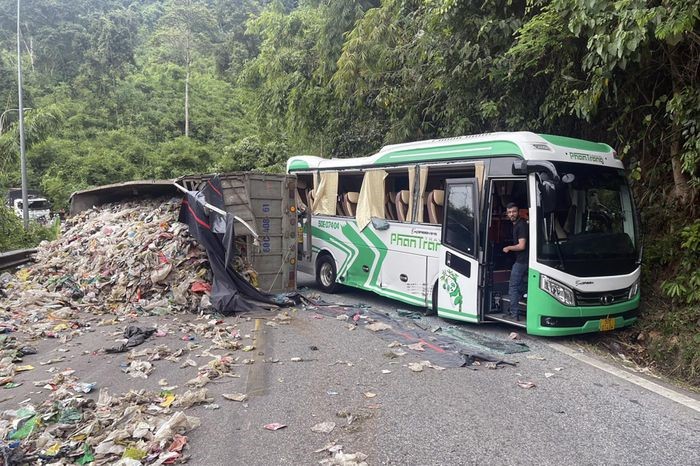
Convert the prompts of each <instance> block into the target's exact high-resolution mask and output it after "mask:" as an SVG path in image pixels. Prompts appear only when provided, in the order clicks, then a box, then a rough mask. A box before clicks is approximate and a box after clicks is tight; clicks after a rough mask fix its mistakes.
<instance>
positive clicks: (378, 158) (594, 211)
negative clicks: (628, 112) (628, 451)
mask: <svg viewBox="0 0 700 466" xmlns="http://www.w3.org/2000/svg"><path fill="white" fill-rule="evenodd" d="M287 171H288V173H290V174H294V175H296V178H297V191H296V197H297V205H298V207H299V218H300V227H299V245H298V246H299V247H298V258H297V266H298V269H299V270H301V271H304V272H307V273H311V274H315V276H316V280H317V282H318V285H319V286H320V288H321V289H322V290H324V291H326V292H333V291H335V290H336V288H337V287H338V286H340V285H345V286H350V287H355V288H360V289H363V290H370V291H373V292H375V293H377V294H379V295H382V296H386V297H389V298H393V299H396V300H399V301H402V302H405V303H408V304H413V305H416V306H423V307H425V308H426V310H427V311H432V312H435V313H437V315H438V316H440V317H444V318H448V319H455V320H461V321H467V322H475V323H479V322H488V321H501V322H507V323H510V324H513V325H516V326H519V327H522V328H526V329H527V332H528V333H530V334H534V335H552V336H553V335H571V334H579V333H586V332H597V331H606V330H612V329H616V328H620V327H625V326H628V325H630V324H632V323H633V322H634V321H635V320H636V318H637V314H638V308H639V299H640V297H639V277H640V264H641V241H640V237H639V224H638V220H637V214H636V210H635V207H634V201H633V199H632V195H631V192H630V188H629V186H628V183H627V180H626V177H625V174H624V170H623V165H622V162H621V161H620V160H619V158H618V157H617V153H616V152H615V151H614V150H613V149H612V148H611V147H610V146H608V145H607V144H602V143H596V142H589V141H584V140H580V139H573V138H569V137H562V136H552V135H547V134H534V133H530V132H514V133H505V132H503V133H491V134H481V135H475V136H464V137H455V138H447V139H437V140H430V141H420V142H412V143H407V144H397V145H390V146H386V147H383V148H382V149H381V150H380V151H379V152H377V153H376V154H374V155H370V156H367V157H358V158H348V159H324V158H321V157H315V156H295V157H292V158H290V159H289V161H288V162H287ZM510 202H514V203H515V204H517V205H518V206H519V207H520V208H521V210H520V216H521V218H524V219H526V220H527V222H528V223H527V225H528V232H529V241H528V242H527V248H528V254H529V259H528V260H529V263H528V274H527V277H528V283H527V294H526V295H525V297H524V299H523V301H522V302H521V303H520V306H521V308H522V309H523V310H524V311H525V315H524V317H523V318H522V319H517V318H515V317H510V316H508V315H507V314H505V313H504V312H503V309H504V304H503V303H504V301H506V300H507V296H508V281H509V276H510V269H511V267H512V264H513V260H514V258H513V254H506V253H504V252H503V248H504V246H507V245H511V244H513V242H512V222H511V221H510V220H509V219H508V218H507V217H506V214H505V212H506V205H508V204H509V203H510Z"/></svg>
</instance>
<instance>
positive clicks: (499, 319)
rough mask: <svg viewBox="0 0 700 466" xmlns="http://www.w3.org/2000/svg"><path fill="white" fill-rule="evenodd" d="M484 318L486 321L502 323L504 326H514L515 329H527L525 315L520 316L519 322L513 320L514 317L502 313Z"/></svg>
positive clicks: (487, 315)
mask: <svg viewBox="0 0 700 466" xmlns="http://www.w3.org/2000/svg"><path fill="white" fill-rule="evenodd" d="M485 317H486V319H487V320H495V321H497V322H504V323H506V324H510V325H515V326H516V327H521V328H527V321H526V318H525V315H522V316H520V320H515V317H511V316H509V315H508V314H505V313H503V312H498V313H494V314H486V315H485Z"/></svg>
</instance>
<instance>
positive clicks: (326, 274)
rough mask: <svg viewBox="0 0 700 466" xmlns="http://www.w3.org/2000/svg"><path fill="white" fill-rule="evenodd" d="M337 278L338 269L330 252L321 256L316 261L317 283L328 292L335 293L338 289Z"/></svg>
mask: <svg viewBox="0 0 700 466" xmlns="http://www.w3.org/2000/svg"><path fill="white" fill-rule="evenodd" d="M336 278H338V271H337V270H336V268H335V261H334V260H333V258H332V257H331V256H330V255H328V254H324V255H322V256H321V257H319V258H318V262H317V263H316V283H317V284H318V286H319V288H321V290H322V291H324V292H326V293H335V292H336V290H337V289H338V283H337V282H336V281H335V280H336Z"/></svg>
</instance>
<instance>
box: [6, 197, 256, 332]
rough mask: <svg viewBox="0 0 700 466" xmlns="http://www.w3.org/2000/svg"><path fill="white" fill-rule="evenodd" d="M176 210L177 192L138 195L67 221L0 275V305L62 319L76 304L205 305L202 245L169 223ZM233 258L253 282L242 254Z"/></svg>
mask: <svg viewBox="0 0 700 466" xmlns="http://www.w3.org/2000/svg"><path fill="white" fill-rule="evenodd" d="M179 209H180V199H178V198H174V199H169V200H167V199H166V200H164V199H153V200H140V201H138V202H125V203H119V204H107V205H105V206H102V207H99V208H93V209H90V210H87V211H85V212H83V213H81V214H79V215H77V216H75V217H73V218H71V219H69V220H68V223H67V225H66V230H65V231H64V233H63V234H62V237H61V238H60V239H59V240H57V241H53V242H50V243H48V242H46V243H42V244H41V245H40V247H39V252H38V253H37V256H36V263H35V264H33V265H32V266H29V267H27V268H24V269H22V270H21V271H19V272H18V273H17V274H15V275H14V276H11V275H9V274H3V276H2V277H0V287H2V288H3V289H4V290H5V293H6V294H7V298H8V299H6V300H4V303H5V304H4V305H3V307H5V308H6V309H7V310H9V311H13V312H14V311H18V312H21V313H22V314H23V315H24V316H25V317H26V318H27V319H28V320H30V321H32V322H46V320H47V319H45V317H48V318H49V319H52V320H53V321H55V320H61V321H64V322H67V323H70V322H71V318H72V317H73V316H72V311H74V310H77V309H79V310H83V311H89V312H92V313H94V314H104V313H112V314H117V315H127V314H135V315H154V314H157V315H163V314H166V313H169V312H186V311H189V312H196V311H198V310H206V309H207V308H208V307H209V303H210V302H209V295H208V292H209V291H210V290H211V271H210V269H209V267H208V262H207V258H206V253H205V251H204V249H203V248H202V247H201V246H200V245H199V244H197V243H196V242H195V240H193V239H192V238H191V237H190V236H189V235H188V233H187V226H186V225H184V224H181V223H178V222H177V215H178V212H179ZM236 264H237V268H239V269H240V271H241V272H243V273H242V274H243V275H244V276H245V277H248V279H249V281H251V282H254V280H255V279H256V277H255V273H254V271H252V267H250V265H249V264H247V262H246V261H245V260H244V258H242V257H240V258H237V262H236ZM43 314H47V315H43ZM44 330H46V331H50V329H44Z"/></svg>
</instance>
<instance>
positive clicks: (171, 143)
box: [0, 0, 700, 383]
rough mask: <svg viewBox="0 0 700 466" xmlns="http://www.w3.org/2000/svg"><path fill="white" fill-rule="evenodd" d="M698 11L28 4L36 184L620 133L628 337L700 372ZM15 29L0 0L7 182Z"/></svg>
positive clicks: (512, 1) (53, 191)
mask: <svg viewBox="0 0 700 466" xmlns="http://www.w3.org/2000/svg"><path fill="white" fill-rule="evenodd" d="M699 23H700V6H699V4H698V2H697V1H693V0H618V1H606V0H478V1H473V0H464V1H457V0H422V1H418V0H358V1H351V0H323V1H321V0H298V1H295V0H276V1H269V0H169V1H163V0H71V1H67V2H66V1H64V2H60V1H57V0H34V1H26V2H23V4H22V12H21V38H20V48H21V51H22V66H23V73H24V96H25V100H24V104H25V105H24V107H25V108H26V113H25V120H26V122H25V127H26V134H27V155H28V165H29V179H30V185H31V187H32V188H36V189H41V190H42V191H43V192H44V193H45V194H46V195H47V196H48V197H49V198H50V199H51V201H52V203H53V205H54V206H56V207H57V208H59V207H62V206H65V205H66V203H67V201H68V196H69V195H70V193H71V192H73V191H75V190H78V189H82V188H85V187H88V186H91V185H100V184H106V183H113V182H117V181H123V180H130V179H143V178H165V177H172V176H175V175H181V174H185V173H192V172H211V171H227V170H248V169H261V170H268V171H278V170H281V169H282V167H283V166H284V162H285V160H286V158H287V157H288V156H290V155H295V154H301V153H304V154H316V155H323V156H327V157H331V156H332V157H347V156H359V155H365V154H368V153H371V152H372V151H375V150H377V149H378V148H379V147H381V146H382V145H384V144H388V143H397V142H407V141H413V140H420V139H427V138H435V137H448V136H456V135H464V134H474V133H483V132H490V131H500V130H531V131H535V132H546V133H554V134H562V135H567V136H573V137H581V138H585V139H591V140H596V141H602V142H606V143H608V144H610V145H612V146H613V147H615V148H616V149H617V150H618V152H619V153H620V154H621V155H622V157H623V160H624V161H625V164H626V167H627V168H628V170H629V176H630V179H631V180H632V182H633V186H634V188H635V193H636V196H637V201H638V207H639V208H640V210H641V212H642V218H643V222H644V229H645V287H644V288H643V290H644V293H645V309H644V319H643V321H642V322H641V323H640V325H638V326H637V327H636V328H635V329H634V330H633V331H631V332H627V333H625V334H623V338H627V339H628V342H633V341H634V342H641V343H643V344H644V345H645V347H646V349H647V352H646V353H645V354H647V355H650V356H651V357H652V358H653V359H654V360H655V361H656V364H658V365H659V366H660V367H661V368H662V369H664V370H665V371H666V372H668V373H670V374H672V375H676V376H681V377H684V378H685V379H686V380H690V381H691V382H694V383H698V382H699V381H700V220H697V216H698V213H699V210H700V209H698V189H699V188H700V137H699V134H698V130H699V129H700V128H698V121H699V116H700V86H698V67H699V66H700V27H699ZM15 31H16V2H15V1H14V0H0V98H1V100H0V112H2V114H1V116H0V167H1V169H0V188H2V189H5V188H7V187H12V186H18V185H19V176H20V170H19V149H18V127H17V73H16V67H17V60H16V53H17V52H16V50H17V49H16V47H17V42H16V34H15ZM3 218H5V217H3ZM8 221H9V220H8ZM3 228H5V226H3Z"/></svg>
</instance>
